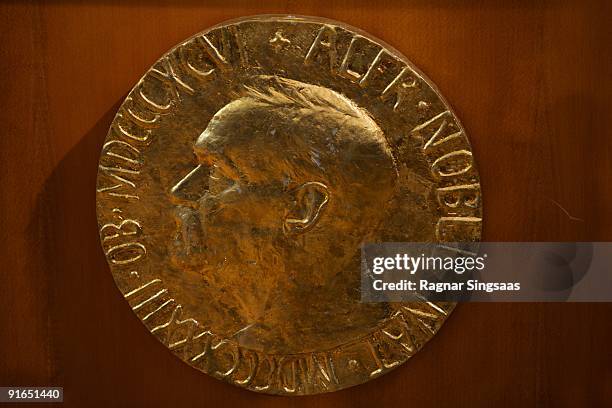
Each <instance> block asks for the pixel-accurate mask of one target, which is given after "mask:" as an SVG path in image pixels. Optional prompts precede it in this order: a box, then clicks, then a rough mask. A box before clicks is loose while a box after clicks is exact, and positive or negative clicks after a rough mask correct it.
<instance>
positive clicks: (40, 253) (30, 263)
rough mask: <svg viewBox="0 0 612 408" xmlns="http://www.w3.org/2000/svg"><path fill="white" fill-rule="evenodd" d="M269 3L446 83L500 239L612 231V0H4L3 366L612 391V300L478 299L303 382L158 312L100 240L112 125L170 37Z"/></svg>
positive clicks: (491, 394) (251, 398) (90, 379)
mask: <svg viewBox="0 0 612 408" xmlns="http://www.w3.org/2000/svg"><path fill="white" fill-rule="evenodd" d="M536 3H537V4H536ZM262 13H291V14H304V15H318V16H322V17H328V18H332V19H337V20H340V21H344V22H346V23H349V24H351V25H354V26H357V27H360V28H362V29H364V30H366V31H367V32H369V33H371V34H373V35H375V36H377V37H379V38H381V39H383V40H384V41H386V42H388V43H389V44H391V45H392V46H394V47H395V48H397V49H399V50H400V51H401V52H403V53H404V54H405V55H406V56H407V57H408V58H409V59H410V60H411V61H412V62H413V63H415V64H416V65H417V66H418V67H419V68H421V69H422V70H423V71H424V72H425V73H426V74H427V75H428V76H429V77H430V78H431V79H432V80H433V81H434V82H435V83H436V84H437V85H438V87H439V88H440V89H441V91H442V93H443V94H444V95H445V97H446V98H447V99H448V101H449V102H450V104H451V105H452V106H453V107H454V108H455V110H456V112H457V114H458V116H459V117H460V119H461V120H462V122H463V124H464V126H465V128H466V129H467V131H468V133H469V135H470V138H471V141H472V144H473V148H474V154H475V157H476V160H477V164H478V166H479V170H480V173H481V178H482V187H483V195H484V212H485V224H484V237H483V238H484V239H485V240H491V241H494V240H501V241H513V240H514V241H538V240H541V241H612V211H611V210H610V204H611V203H612V139H611V138H612V134H611V132H610V122H609V121H610V119H611V117H612V115H611V114H612V111H611V109H610V107H611V104H610V95H611V90H612V87H611V83H612V74H611V66H612V64H611V61H612V55H611V51H612V47H611V45H610V44H611V42H612V41H611V40H612V36H611V29H610V26H611V24H610V16H611V15H612V7H611V6H610V2H605V1H601V2H587V1H581V0H575V1H567V2H561V1H558V2H532V1H521V0H514V1H454V2H446V1H441V0H413V1H400V0H397V1H392V0H388V1H373V0H369V1H352V2H348V1H347V2H334V1H331V0H324V1H305V0H303V1H288V0H287V1H270V2H264V1H259V2H257V1H239V2H235V1H230V0H223V1H221V0H203V1H195V0H194V1H186V2H171V1H168V2H164V1H158V0H150V1H131V0H123V1H110V0H93V1H88V2H79V1H52V2H44V3H33V4H30V3H27V2H8V3H3V4H2V5H0V40H1V45H0V100H1V105H0V106H1V109H0V261H1V262H0V282H1V284H0V386H9V385H13V386H18V385H21V386H27V385H54V386H63V387H64V390H65V406H67V407H68V406H69V407H83V406H91V407H93V406H104V407H107V406H213V407H223V406H228V407H230V406H242V405H247V404H248V405H249V406H251V407H262V406H270V407H282V406H289V407H306V406H316V407H371V406H395V407H400V406H406V407H408V406H411V407H412V406H414V407H416V406H440V407H449V406H455V407H475V406H500V407H501V406H508V407H517V406H521V407H522V406H543V407H581V406H583V407H586V406H588V407H598V406H612V352H611V347H612V319H611V314H612V304H463V305H460V306H459V307H458V308H457V310H456V312H455V313H454V314H453V316H451V318H450V319H449V321H448V322H447V323H446V324H445V325H444V327H443V328H442V330H441V331H440V333H439V334H438V335H437V336H435V338H434V339H433V340H432V341H431V342H430V343H429V344H427V345H426V347H425V348H424V349H423V350H422V351H421V352H419V353H418V354H417V355H416V356H415V357H413V358H412V359H411V360H410V361H409V362H408V363H406V364H405V365H404V366H402V367H401V368H399V369H397V370H395V371H393V372H391V373H390V374H387V375H385V376H383V377H381V378H379V379H377V380H374V381H371V382H369V383H367V384H364V385H362V386H359V387H355V388H351V389H347V390H344V391H340V392H336V393H333V394H329V395H319V396H313V397H297V398H286V397H270V396H265V395H258V394H255V393H251V392H249V391H245V390H242V389H239V388H237V387H233V386H230V385H227V384H225V383H222V382H220V381H217V380H215V379H212V378H211V377H208V376H206V375H203V374H201V373H200V372H198V371H196V370H194V369H192V368H190V367H189V366H188V365H186V364H184V363H183V362H181V361H180V360H179V359H177V358H175V357H174V356H173V355H172V354H171V353H170V352H168V351H167V350H166V349H165V347H164V346H163V345H161V344H160V343H158V341H157V340H155V339H154V338H153V336H151V335H150V334H149V333H148V332H147V330H146V329H145V328H144V327H143V325H142V324H141V323H140V321H139V320H138V318H137V317H136V316H134V314H133V313H132V312H131V311H130V309H129V307H128V304H127V303H126V302H125V301H124V300H123V299H122V297H121V294H120V293H119V291H118V290H117V289H116V287H115V285H114V282H113V280H112V277H111V274H110V272H109V270H108V266H107V265H106V261H105V258H104V254H103V253H102V250H101V248H100V243H99V238H98V234H97V226H96V217H95V205H94V204H95V178H96V170H97V160H98V155H99V152H100V149H101V145H102V142H103V140H104V137H105V135H106V132H107V129H108V126H109V124H110V122H111V120H112V117H113V115H114V114H115V112H116V110H117V108H118V106H119V103H120V102H121V101H122V99H123V98H124V97H125V95H126V94H127V92H128V91H129V90H130V89H131V87H132V86H133V85H134V84H135V82H136V81H137V80H138V79H139V78H140V76H141V75H142V74H143V73H144V72H145V71H146V70H147V69H148V68H149V66H150V65H151V64H152V63H153V62H154V61H155V60H156V59H157V58H158V57H159V56H160V55H161V54H162V53H164V52H166V51H167V50H168V49H169V48H171V47H172V46H173V45H175V44H176V43H178V42H179V41H181V40H183V39H185V38H187V37H189V36H191V35H192V34H194V33H196V32H198V31H201V30H203V29H205V28H206V27H209V26H211V25H213V24H216V23H219V22H221V21H223V20H226V19H229V18H235V17H240V16H244V15H251V14H262Z"/></svg>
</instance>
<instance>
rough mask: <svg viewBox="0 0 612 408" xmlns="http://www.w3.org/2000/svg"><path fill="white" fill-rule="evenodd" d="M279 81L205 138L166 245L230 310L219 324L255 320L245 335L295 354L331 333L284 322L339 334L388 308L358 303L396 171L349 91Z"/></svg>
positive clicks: (241, 103)
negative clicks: (364, 262) (363, 267)
mask: <svg viewBox="0 0 612 408" xmlns="http://www.w3.org/2000/svg"><path fill="white" fill-rule="evenodd" d="M273 86H277V88H272V90H270V89H271V88H269V87H263V88H262V89H263V90H262V91H254V92H253V93H251V94H248V95H247V96H244V97H241V98H238V99H236V100H234V101H233V102H230V103H228V104H227V105H225V106H224V107H223V108H222V109H220V110H219V111H218V112H217V113H216V114H215V115H214V116H213V118H212V119H211V120H210V122H209V123H208V125H207V127H206V129H204V131H203V132H202V133H201V134H200V135H199V137H198V138H197V141H196V143H195V145H194V152H195V155H196V157H197V161H198V166H197V167H196V168H195V169H194V170H193V171H191V172H190V173H189V174H187V175H186V176H184V177H183V178H182V179H181V180H180V181H178V182H176V184H175V185H174V186H173V188H172V190H171V194H172V199H173V201H174V202H175V204H176V208H175V211H176V213H175V214H176V217H175V218H176V235H175V239H174V240H173V241H172V243H171V247H170V248H169V251H170V254H171V258H172V261H173V263H174V265H175V266H176V267H177V270H178V271H179V272H191V273H197V274H199V275H200V276H201V279H202V282H203V283H204V286H203V288H204V292H203V294H202V296H203V297H206V299H207V305H209V306H210V307H211V308H213V307H214V308H216V309H217V310H222V311H223V313H220V314H219V315H221V316H225V315H227V314H231V318H228V319H221V320H219V321H216V322H215V323H214V324H215V327H227V330H228V331H230V332H231V330H232V329H231V328H233V327H238V328H240V327H249V328H250V329H249V332H248V333H247V332H246V331H241V332H240V333H241V334H240V335H241V337H242V340H243V341H246V340H244V338H245V336H247V335H248V336H249V339H250V340H249V341H250V342H253V343H252V345H258V347H259V346H261V347H264V346H265V347H267V348H268V349H270V350H276V351H278V352H280V351H283V352H297V351H300V350H305V349H308V347H311V346H312V345H313V344H315V343H316V344H320V342H321V341H324V340H323V339H321V338H318V337H317V336H316V335H311V338H310V340H309V341H312V342H313V343H312V344H309V343H308V341H306V340H304V339H303V338H301V337H300V336H298V337H295V338H293V337H292V338H287V337H286V336H285V335H283V333H282V331H283V330H284V329H286V330H289V329H288V328H291V330H289V331H287V333H288V332H291V333H299V332H308V333H316V328H317V327H322V325H332V326H333V327H337V329H334V330H337V331H338V332H341V333H342V334H341V335H340V334H339V335H338V336H340V337H342V338H343V336H348V337H350V336H351V335H352V334H351V332H350V330H348V329H347V330H345V329H342V327H345V326H346V324H347V321H348V322H349V326H351V325H352V326H351V327H353V326H354V327H363V326H364V325H366V326H367V325H370V324H372V325H374V324H377V323H376V322H378V321H379V319H380V318H381V316H383V315H384V313H385V312H384V310H381V308H379V307H378V306H372V307H369V306H363V305H361V304H360V303H359V302H358V298H357V297H358V290H357V289H358V287H359V276H360V275H359V251H358V250H359V244H360V243H361V242H362V241H363V240H364V239H369V238H370V237H371V235H368V234H371V232H372V231H375V230H376V227H377V223H378V222H379V220H380V219H381V214H384V207H385V205H386V204H387V203H388V202H389V201H390V199H391V196H392V194H393V191H394V185H395V184H394V183H395V181H396V175H397V173H396V170H395V167H394V162H393V159H392V156H391V154H390V151H389V149H388V147H387V145H386V142H385V141H384V136H383V135H382V131H381V130H380V128H379V127H378V126H377V125H376V123H375V122H374V121H373V120H372V119H371V118H370V117H369V116H368V115H367V113H365V112H364V111H361V110H360V109H359V108H357V107H356V106H354V105H352V104H351V103H350V101H348V100H347V99H346V98H344V97H342V96H341V95H339V94H337V93H335V92H333V91H331V90H328V89H325V88H321V87H318V86H313V85H308V84H304V83H299V82H297V81H291V80H285V82H283V83H277V84H276V85H273ZM285 87H286V88H285ZM374 187H375V188H374ZM192 276H195V275H192ZM296 299H299V300H298V301H299V302H305V304H308V305H310V306H309V308H307V309H303V308H301V307H296V306H295V304H294V305H293V306H291V304H292V303H291V302H295V301H296ZM331 309H334V310H336V311H337V314H335V316H337V319H339V320H338V321H335V320H334V321H331V320H330V315H329V310H331ZM305 310H307V311H308V313H306V312H305ZM347 316H351V317H350V318H348V317H347ZM347 319H348V320H347ZM283 328H284V329H283ZM256 330H258V331H257V333H258V334H257V335H254V334H253V333H254V331H256ZM249 333H250V334H249ZM340 337H334V338H335V339H338V338H340Z"/></svg>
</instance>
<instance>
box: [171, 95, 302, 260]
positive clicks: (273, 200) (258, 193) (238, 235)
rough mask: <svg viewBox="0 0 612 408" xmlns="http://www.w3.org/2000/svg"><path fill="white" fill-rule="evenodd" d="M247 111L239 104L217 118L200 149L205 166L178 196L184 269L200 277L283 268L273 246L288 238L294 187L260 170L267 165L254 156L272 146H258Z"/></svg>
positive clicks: (202, 137)
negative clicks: (195, 270)
mask: <svg viewBox="0 0 612 408" xmlns="http://www.w3.org/2000/svg"><path fill="white" fill-rule="evenodd" d="M239 102H240V103H239ZM246 108H247V107H245V106H244V101H237V102H234V103H232V104H229V105H227V106H226V107H225V108H223V109H222V110H221V111H219V112H218V113H217V114H216V115H215V117H214V118H213V119H212V120H211V122H210V123H209V125H208V127H207V128H206V129H205V130H204V132H202V134H201V135H200V136H199V138H198V140H197V142H196V145H195V153H196V156H197V158H198V162H199V163H200V166H199V167H198V168H197V169H196V170H195V171H193V172H191V173H190V174H189V175H187V176H186V177H185V178H183V179H182V180H181V181H180V182H179V183H178V184H177V185H176V186H175V188H174V189H173V191H172V193H173V195H174V196H175V199H176V200H177V203H179V207H178V209H177V215H178V219H179V225H178V227H179V228H178V231H177V232H178V234H177V245H178V248H177V251H178V253H179V254H181V255H183V256H184V259H181V260H180V263H181V264H183V265H191V266H193V267H194V268H198V269H200V270H199V271H200V272H204V271H206V270H209V269H214V270H224V269H227V268H228V267H238V268H240V269H241V270H242V271H243V272H246V271H247V270H249V269H260V268H262V267H265V265H267V264H268V263H269V262H273V263H276V262H277V260H276V261H275V260H273V259H271V258H273V257H275V250H274V246H273V243H274V242H275V241H278V240H279V239H281V238H282V236H283V219H284V217H285V215H286V213H287V210H288V207H289V206H290V205H291V200H290V195H288V194H287V191H288V189H290V188H291V186H290V185H289V182H288V181H287V180H285V181H284V183H283V180H277V179H276V177H275V175H274V174H270V173H269V172H267V171H265V168H258V167H259V165H263V164H265V163H263V162H261V160H258V159H257V158H254V157H253V156H254V155H255V154H259V152H261V151H262V149H263V150H264V151H265V149H266V148H268V146H258V145H257V141H258V140H257V138H256V137H254V130H252V129H249V126H248V124H249V123H250V120H249V118H248V116H251V115H253V113H254V112H253V110H252V109H250V108H251V107H249V109H248V110H245V109H246ZM237 126H239V127H237ZM228 135H231V137H228ZM258 162H259V163H258ZM190 190H191V191H190Z"/></svg>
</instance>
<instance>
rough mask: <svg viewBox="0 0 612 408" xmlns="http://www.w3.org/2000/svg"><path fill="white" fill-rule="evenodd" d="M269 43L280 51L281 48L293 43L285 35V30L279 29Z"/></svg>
mask: <svg viewBox="0 0 612 408" xmlns="http://www.w3.org/2000/svg"><path fill="white" fill-rule="evenodd" d="M269 43H270V44H271V45H272V46H273V47H274V50H275V51H276V52H278V51H279V50H280V49H281V48H284V47H285V46H287V45H289V44H291V41H289V40H288V39H286V38H285V37H283V32H282V31H281V30H279V31H277V32H276V34H274V37H273V38H272V39H271V40H270V41H269Z"/></svg>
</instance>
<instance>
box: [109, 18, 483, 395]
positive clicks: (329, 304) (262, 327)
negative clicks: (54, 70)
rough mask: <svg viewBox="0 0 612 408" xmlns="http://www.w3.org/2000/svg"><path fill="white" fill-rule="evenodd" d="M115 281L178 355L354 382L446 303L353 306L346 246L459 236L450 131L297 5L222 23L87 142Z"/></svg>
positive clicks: (398, 60) (387, 65)
mask: <svg viewBox="0 0 612 408" xmlns="http://www.w3.org/2000/svg"><path fill="white" fill-rule="evenodd" d="M97 211H98V220H99V226H100V237H101V241H102V246H103V249H104V252H105V254H106V256H107V258H108V262H109V264H110V268H111V271H112V273H113V277H114V278H115V281H116V283H117V286H118V287H119V289H120V290H121V292H122V293H123V294H124V296H125V298H126V299H127V301H128V303H129V305H130V307H131V308H132V310H133V311H134V313H136V314H137V316H138V317H139V318H140V319H141V320H142V322H143V323H144V324H145V326H146V327H147V329H149V331H150V332H151V333H152V334H153V335H154V336H155V337H157V338H158V339H159V340H160V341H161V342H162V343H163V344H164V345H165V346H166V347H167V348H168V349H170V350H171V351H172V352H173V353H174V354H175V355H176V356H177V357H179V358H180V359H182V360H184V361H185V362H187V363H188V364H190V365H192V366H193V367H195V368H197V369H199V370H202V371H204V372H205V373H207V374H210V375H212V376H214V377H216V378H219V379H223V380H225V381H228V382H230V383H232V384H235V385H239V386H242V387H245V388H247V389H249V390H253V391H260V392H265V393H271V394H290V395H299V394H314V393H320V392H327V391H333V390H337V389H340V388H345V387H349V386H351V385H355V384H359V383H362V382H365V381H368V380H370V379H372V378H375V377H377V376H380V375H381V374H384V373H385V372H387V371H389V370H390V369H392V368H394V367H396V366H398V365H400V364H401V363H403V362H404V361H406V360H407V359H408V358H409V357H410V356H411V355H413V354H414V353H415V352H417V351H418V350H419V349H420V348H421V347H422V346H423V345H424V344H425V343H426V342H427V340H429V339H430V338H431V337H432V336H433V335H434V334H435V333H436V332H437V330H438V329H439V328H440V326H441V325H442V323H443V322H444V320H445V319H446V317H447V316H448V314H449V313H450V312H451V310H452V308H453V306H454V305H453V304H448V303H447V304H444V303H427V302H423V303H410V304H396V303H394V304H390V303H361V302H360V292H359V288H360V270H359V266H360V245H361V244H362V243H364V242H384V241H417V242H435V241H474V240H478V239H479V237H480V227H481V202H480V187H479V184H478V175H477V172H476V169H475V166H474V161H473V157H472V153H471V151H470V145H469V142H468V139H467V137H466V134H465V131H464V130H463V128H462V127H461V125H460V123H459V121H458V119H457V118H456V117H455V115H454V114H453V112H452V111H451V109H450V107H449V106H448V104H447V103H446V102H445V101H444V99H443V98H442V97H441V96H440V94H439V93H438V91H437V90H436V88H435V86H434V85H433V84H432V83H431V82H430V81H428V80H427V79H426V78H425V77H424V75H423V74H422V73H420V72H419V71H418V70H417V69H416V68H415V67H414V66H413V65H411V64H410V63H409V62H408V61H407V60H406V58H404V57H403V56H402V55H401V54H399V53H398V52H397V51H395V50H394V49H392V48H391V47H389V46H388V45H386V44H384V43H382V42H381V41H379V40H377V39H375V38H372V37H371V36H369V35H368V34H366V33H364V32H362V31H359V30H357V29H355V28H352V27H349V26H346V25H344V24H341V23H337V22H334V21H329V20H322V19H316V18H310V17H290V16H256V17H248V18H244V19H240V20H235V21H231V22H227V23H223V24H221V25H218V26H216V27H213V28H211V29H209V30H206V31H204V32H202V33H199V34H197V35H195V36H194V37H192V38H190V39H188V40H186V41H184V42H183V43H181V44H179V45H178V46H176V47H175V48H173V49H172V50H171V51H170V52H168V53H167V54H166V55H164V56H163V57H162V58H160V59H159V60H158V61H157V62H156V63H155V65H153V67H152V68H151V69H150V70H149V71H148V72H147V73H146V74H145V75H144V76H143V77H142V79H140V81H138V83H137V84H136V86H135V87H134V88H133V89H132V91H131V92H130V94H129V96H128V97H127V98H126V100H125V101H124V102H123V104H122V105H121V108H120V109H119V111H118V112H117V115H116V116H115V119H114V120H113V123H112V125H111V128H110V130H109V132H108V136H107V139H106V141H105V143H104V146H103V148H102V155H101V158H100V167H99V173H98V182H97Z"/></svg>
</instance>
